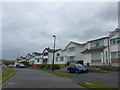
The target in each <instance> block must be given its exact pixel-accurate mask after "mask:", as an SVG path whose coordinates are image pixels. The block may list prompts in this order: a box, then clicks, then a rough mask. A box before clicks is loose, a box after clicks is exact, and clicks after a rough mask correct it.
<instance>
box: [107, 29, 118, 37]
mask: <svg viewBox="0 0 120 90" xmlns="http://www.w3.org/2000/svg"><path fill="white" fill-rule="evenodd" d="M118 31H119V32H120V29H119V28H116V29H115V30H114V31H112V32H111V34H110V35H109V37H112V36H113V35H114V34H115V33H116V32H118Z"/></svg>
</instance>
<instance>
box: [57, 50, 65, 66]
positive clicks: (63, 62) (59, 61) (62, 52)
mask: <svg viewBox="0 0 120 90" xmlns="http://www.w3.org/2000/svg"><path fill="white" fill-rule="evenodd" d="M57 53H59V54H60V56H57ZM61 57H63V61H61V60H60V58H61ZM56 58H58V60H57V61H56ZM66 63H67V57H66V51H65V50H64V51H62V50H59V51H57V52H56V53H55V64H63V65H64V64H66Z"/></svg>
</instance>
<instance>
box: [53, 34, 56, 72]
mask: <svg viewBox="0 0 120 90" xmlns="http://www.w3.org/2000/svg"><path fill="white" fill-rule="evenodd" d="M53 38H54V49H53V62H52V72H53V71H54V67H53V66H54V58H55V40H56V36H55V35H53Z"/></svg>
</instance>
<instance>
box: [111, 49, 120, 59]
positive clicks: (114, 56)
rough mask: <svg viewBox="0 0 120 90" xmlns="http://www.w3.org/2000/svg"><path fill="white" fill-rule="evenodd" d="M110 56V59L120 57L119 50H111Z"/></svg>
mask: <svg viewBox="0 0 120 90" xmlns="http://www.w3.org/2000/svg"><path fill="white" fill-rule="evenodd" d="M111 58H112V59H115V58H120V51H118V52H111Z"/></svg>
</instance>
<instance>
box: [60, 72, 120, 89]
mask: <svg viewBox="0 0 120 90" xmlns="http://www.w3.org/2000/svg"><path fill="white" fill-rule="evenodd" d="M58 72H63V73H67V71H66V70H59V71H58ZM70 74H72V75H73V76H71V77H69V78H70V79H73V80H75V81H79V82H84V83H86V82H99V83H103V84H107V85H111V86H113V87H119V88H120V85H118V84H120V81H119V75H120V72H110V73H93V72H88V73H87V74H85V73H81V74H75V73H70Z"/></svg>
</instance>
